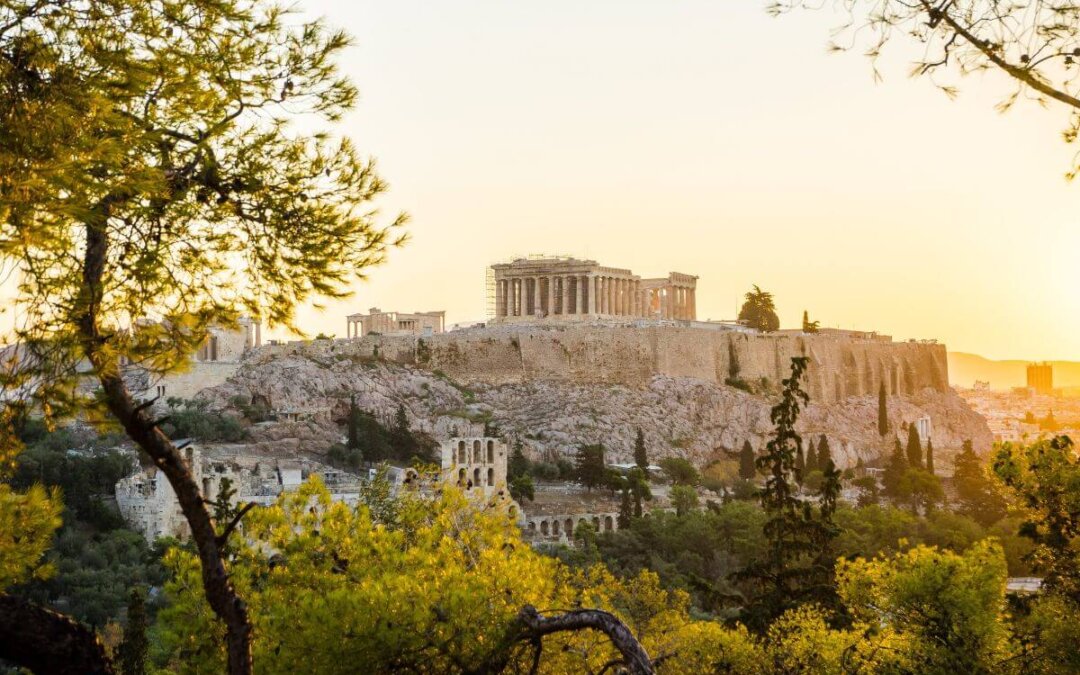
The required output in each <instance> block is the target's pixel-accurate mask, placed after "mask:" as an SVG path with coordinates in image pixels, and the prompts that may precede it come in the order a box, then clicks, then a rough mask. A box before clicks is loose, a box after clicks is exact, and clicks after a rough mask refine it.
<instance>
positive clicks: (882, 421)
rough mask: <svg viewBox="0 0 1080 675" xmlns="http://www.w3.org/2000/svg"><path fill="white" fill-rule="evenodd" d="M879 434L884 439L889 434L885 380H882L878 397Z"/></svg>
mask: <svg viewBox="0 0 1080 675" xmlns="http://www.w3.org/2000/svg"><path fill="white" fill-rule="evenodd" d="M877 432H878V435H879V436H881V437H882V438H884V437H885V434H887V433H889V407H888V405H887V404H886V401H885V380H884V379H882V380H881V387H880V388H878V395H877Z"/></svg>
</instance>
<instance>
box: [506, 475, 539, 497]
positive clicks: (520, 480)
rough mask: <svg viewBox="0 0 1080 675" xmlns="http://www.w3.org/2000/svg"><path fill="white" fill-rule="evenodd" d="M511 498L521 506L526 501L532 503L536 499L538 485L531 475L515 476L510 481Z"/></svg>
mask: <svg viewBox="0 0 1080 675" xmlns="http://www.w3.org/2000/svg"><path fill="white" fill-rule="evenodd" d="M509 488H510V497H511V499H513V500H514V501H516V502H518V503H519V504H520V503H522V502H524V501H525V500H526V499H527V500H529V501H530V502H531V501H533V500H535V499H536V485H535V484H534V483H533V478H532V476H530V475H529V474H522V475H520V476H514V477H513V478H512V479H511V480H510V485H509Z"/></svg>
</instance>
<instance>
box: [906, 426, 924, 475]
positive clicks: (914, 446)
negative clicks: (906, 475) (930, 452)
mask: <svg viewBox="0 0 1080 675" xmlns="http://www.w3.org/2000/svg"><path fill="white" fill-rule="evenodd" d="M907 463H908V466H910V467H911V468H913V469H921V468H922V467H923V452H922V441H920V440H919V430H918V429H917V428H916V426H915V425H914V424H911V425H909V426H908V437H907Z"/></svg>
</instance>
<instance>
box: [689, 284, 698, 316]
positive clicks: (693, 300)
mask: <svg viewBox="0 0 1080 675" xmlns="http://www.w3.org/2000/svg"><path fill="white" fill-rule="evenodd" d="M690 320H691V321H697V289H696V288H691V289H690Z"/></svg>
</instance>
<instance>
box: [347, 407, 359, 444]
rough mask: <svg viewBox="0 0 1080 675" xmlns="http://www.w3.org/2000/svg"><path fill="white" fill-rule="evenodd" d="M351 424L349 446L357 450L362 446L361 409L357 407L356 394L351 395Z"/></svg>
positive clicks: (349, 423)
mask: <svg viewBox="0 0 1080 675" xmlns="http://www.w3.org/2000/svg"><path fill="white" fill-rule="evenodd" d="M347 424H348V426H349V440H348V448H349V449H350V450H355V449H357V448H359V447H360V409H359V408H357V407H356V395H355V394H352V395H350V396H349V419H348V422H347Z"/></svg>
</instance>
